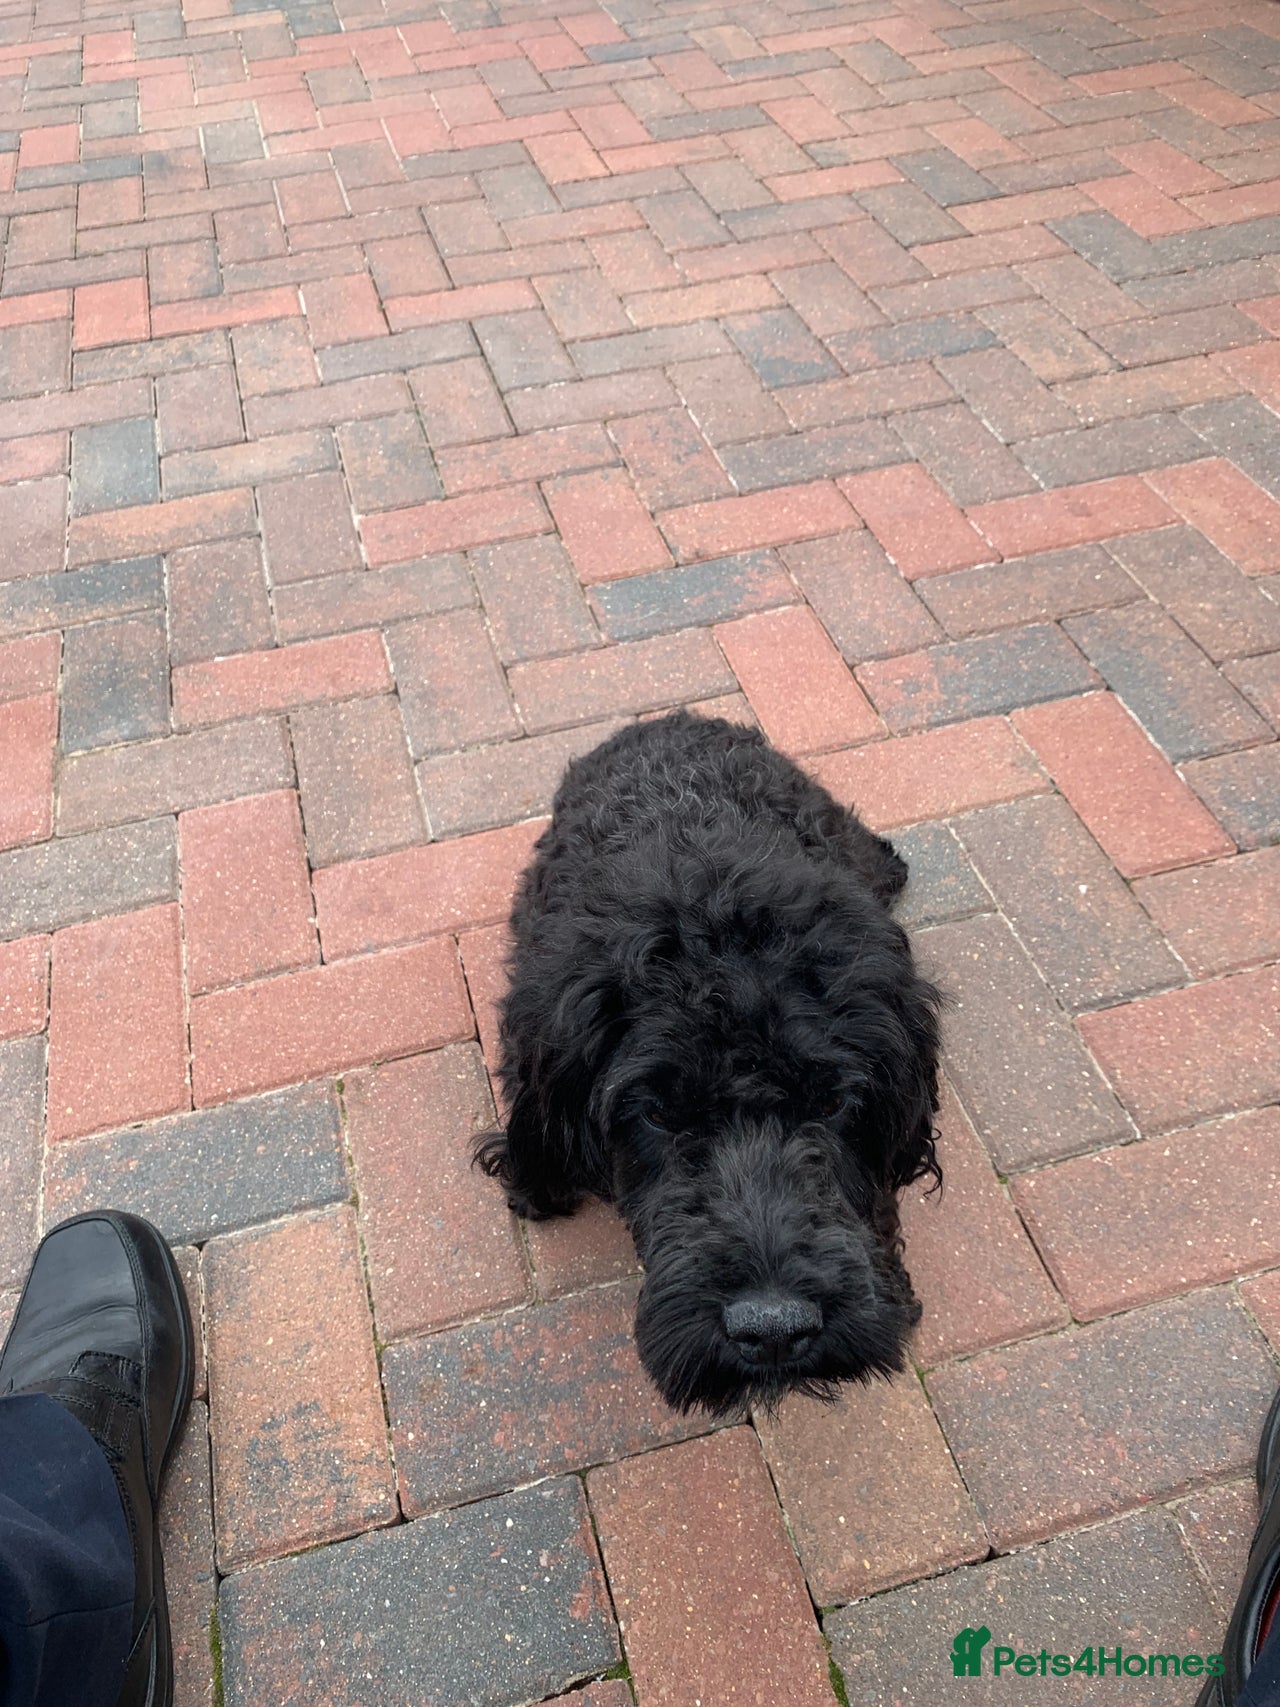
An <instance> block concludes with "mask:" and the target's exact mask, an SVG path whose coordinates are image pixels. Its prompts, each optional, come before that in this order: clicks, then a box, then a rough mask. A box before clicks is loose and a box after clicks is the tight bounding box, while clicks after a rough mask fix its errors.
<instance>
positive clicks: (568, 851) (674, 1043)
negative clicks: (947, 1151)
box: [477, 712, 941, 1414]
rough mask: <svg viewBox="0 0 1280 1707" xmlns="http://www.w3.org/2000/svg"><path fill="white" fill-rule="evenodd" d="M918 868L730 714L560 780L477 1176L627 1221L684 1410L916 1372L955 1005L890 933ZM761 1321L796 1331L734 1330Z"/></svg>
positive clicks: (549, 1210)
mask: <svg viewBox="0 0 1280 1707" xmlns="http://www.w3.org/2000/svg"><path fill="white" fill-rule="evenodd" d="M906 876H907V870H906V866H905V865H904V864H903V862H902V860H901V859H899V857H898V855H897V854H896V853H895V852H894V850H893V848H892V847H891V845H890V844H889V843H888V842H887V841H885V840H883V839H882V838H881V837H879V836H875V835H873V834H872V833H871V831H869V830H868V829H867V828H866V827H865V826H864V825H863V824H861V823H860V822H859V821H858V819H857V818H855V817H854V816H853V815H852V814H851V813H849V812H847V811H845V810H844V808H843V807H841V806H839V805H838V804H837V803H836V802H835V801H834V800H833V799H832V798H831V796H830V795H829V794H827V793H826V791H825V790H824V789H822V788H820V787H819V786H818V785H817V784H816V783H814V782H813V781H811V780H810V778H808V777H807V776H806V775H805V774H804V773H803V772H802V771H801V770H800V769H799V768H798V767H797V766H796V765H794V764H792V763H791V761H790V760H789V759H786V758H784V757H783V756H782V755H781V754H780V753H778V752H775V751H774V750H773V749H772V748H771V747H770V746H769V745H768V744H767V743H766V742H765V740H764V739H763V738H762V737H761V736H760V735H758V734H757V733H755V732H754V731H751V730H747V729H743V728H739V727H737V726H736V725H734V724H731V723H726V722H723V721H720V720H718V719H716V720H708V719H705V718H700V717H695V716H693V715H691V714H690V713H687V712H676V713H674V714H673V715H671V716H669V717H664V718H661V719H659V720H657V721H654V722H650V723H641V724H636V725H633V726H631V727H629V728H627V729H624V730H623V731H622V732H621V733H620V734H618V735H615V736H613V737H612V738H611V739H610V740H608V741H606V742H604V744H603V745H602V746H600V747H597V748H596V749H595V751H594V752H592V753H589V754H588V755H587V756H586V757H585V758H582V759H579V760H577V761H576V762H575V763H573V764H571V765H570V766H569V769H568V771H567V773H566V775H565V777H564V779H563V781H562V782H561V785H560V788H559V791H558V792H557V794H556V798H555V802H554V807H553V815H552V820H551V823H550V824H549V825H548V827H547V829H546V831H545V832H544V833H543V835H542V836H541V838H540V839H539V841H538V843H537V846H536V849H535V852H534V858H533V861H532V863H531V864H530V866H529V868H528V869H527V870H526V872H525V873H524V875H523V878H522V879H521V883H520V887H519V890H518V892H517V896H516V901H515V906H514V910H513V914H512V929H513V933H514V950H513V955H512V962H511V982H510V988H509V990H508V993H507V995H506V998H505V1000H504V1002H503V1004H502V1059H501V1065H500V1074H501V1080H502V1086H503V1090H504V1092H505V1095H506V1101H507V1107H508V1109H509V1111H510V1115H509V1120H508V1124H507V1130H506V1133H505V1134H502V1133H495V1134H491V1135H489V1136H488V1137H486V1138H484V1139H483V1140H481V1142H480V1144H479V1145H478V1147H477V1159H478V1161H479V1162H480V1164H481V1166H482V1167H483V1168H484V1169H485V1171H486V1172H487V1173H489V1174H492V1175H493V1176H495V1177H496V1178H497V1179H499V1180H501V1182H502V1183H503V1185H504V1186H505V1187H506V1188H507V1194H508V1199H509V1201H510V1203H511V1206H512V1208H513V1209H515V1210H516V1211H517V1213H519V1214H521V1215H527V1216H532V1217H535V1218H540V1217H544V1216H551V1215H568V1214H571V1213H572V1212H573V1210H574V1208H575V1207H576V1206H577V1204H578V1202H579V1201H580V1200H581V1198H582V1197H583V1195H584V1194H587V1193H591V1194H594V1195H596V1196H598V1197H602V1198H605V1199H608V1200H610V1201H612V1202H614V1203H616V1204H617V1205H618V1208H619V1209H620V1211H621V1213H622V1215H623V1216H624V1218H625V1219H626V1222H627V1224H628V1226H629V1227H630V1229H631V1233H632V1235H633V1237H634V1239H635V1243H636V1248H637V1251H638V1252H639V1254H640V1258H641V1261H642V1262H643V1264H644V1268H645V1281H644V1286H643V1290H642V1292H641V1295H640V1302H639V1305H638V1307H637V1312H636V1341H637V1346H638V1349H639V1353H640V1357H641V1361H642V1362H643V1364H644V1366H645V1368H646V1370H647V1371H648V1372H649V1374H650V1376H651V1377H652V1378H653V1380H654V1381H655V1383H656V1384H657V1386H658V1387H659V1388H660V1389H661V1391H662V1392H663V1394H664V1395H665V1397H666V1398H667V1400H668V1401H669V1402H670V1403H671V1404H672V1405H674V1406H676V1407H677V1408H679V1409H682V1410H688V1409H690V1408H692V1407H693V1406H697V1405H700V1406H703V1407H705V1408H706V1409H708V1410H710V1411H712V1412H715V1413H721V1414H723V1413H726V1412H730V1411H735V1410H737V1409H739V1408H740V1407H742V1406H743V1405H747V1404H752V1403H756V1404H761V1403H762V1404H765V1405H771V1404H774V1403H776V1402H777V1400H778V1399H779V1398H781V1397H782V1395H783V1394H785V1393H786V1392H789V1391H794V1390H799V1391H802V1392H807V1393H811V1394H814V1395H817V1396H819V1397H824V1398H826V1397H830V1396H832V1394H833V1393H834V1391H835V1390H836V1388H837V1385H838V1383H840V1382H842V1381H848V1380H867V1379H870V1378H871V1377H872V1376H874V1375H886V1374H888V1373H890V1372H891V1371H893V1370H895V1369H899V1368H901V1367H902V1364H903V1352H904V1342H905V1339H906V1336H907V1334H908V1333H909V1331H910V1329H911V1328H912V1326H913V1325H914V1324H915V1322H916V1321H918V1319H919V1316H920V1306H919V1305H918V1303H917V1302H916V1299H915V1296H914V1294H913V1292H912V1290H911V1282H910V1279H909V1277H908V1275H907V1272H906V1269H905V1268H904V1267H903V1263H902V1249H901V1239H900V1236H899V1232H898V1210H897V1193H898V1192H899V1191H900V1189H901V1188H902V1187H903V1186H905V1185H906V1184H907V1183H908V1182H909V1181H911V1180H914V1179H919V1178H921V1177H922V1176H924V1175H932V1176H933V1178H934V1179H935V1180H936V1181H938V1182H939V1183H940V1182H941V1174H940V1172H939V1169H938V1165H937V1160H936V1157H935V1154H934V1142H933V1117H934V1114H935V1112H936V1109H937V1091H936V1075H937V1056H938V1022H937V1009H938V995H937V992H936V991H935V990H934V989H933V987H932V986H931V985H930V984H928V983H926V982H925V981H924V980H923V979H921V978H920V977H918V976H917V974H916V971H915V968H914V965H913V962H912V956H911V949H910V945H909V943H908V941H907V937H906V934H905V933H904V931H903V930H902V929H901V927H900V926H899V925H897V924H896V923H895V922H894V920H893V919H892V918H891V917H890V913H889V907H890V904H891V903H892V900H893V898H894V896H895V895H896V894H897V893H898V891H899V890H900V889H901V888H902V886H903V884H904V883H905V882H906ZM744 1300H745V1301H747V1302H746V1303H745V1304H743V1302H742V1301H744ZM760 1301H763V1303H764V1305H767V1306H770V1307H772V1308H773V1310H774V1316H773V1318H772V1320H773V1321H774V1322H775V1324H776V1322H777V1321H778V1320H785V1321H791V1320H792V1317H791V1316H786V1315H785V1314H784V1317H782V1318H779V1317H778V1315H777V1310H778V1309H782V1310H783V1311H784V1313H785V1312H787V1311H790V1312H792V1313H793V1315H794V1318H795V1324H796V1325H795V1326H794V1331H793V1330H791V1329H788V1330H786V1331H783V1330H776V1333H777V1334H778V1335H780V1337H779V1338H776V1339H772V1340H770V1339H767V1340H765V1341H760V1340H758V1339H757V1340H752V1339H751V1338H750V1337H749V1336H748V1337H746V1338H743V1337H740V1336H739V1337H730V1333H729V1331H728V1329H729V1325H730V1323H732V1324H733V1325H734V1326H735V1327H736V1326H738V1325H739V1324H740V1323H741V1321H742V1316H741V1311H740V1312H739V1314H738V1315H736V1316H734V1317H732V1318H730V1317H727V1316H726V1311H727V1310H729V1309H730V1307H731V1306H733V1305H734V1304H735V1303H736V1304H739V1305H740V1306H741V1308H742V1309H747V1310H749V1311H750V1310H757V1309H758V1308H759V1307H760ZM797 1312H798V1313H797ZM802 1317H803V1321H802V1320H801V1318H802ZM751 1319H752V1320H753V1321H754V1320H755V1318H754V1317H753V1318H751ZM753 1331H754V1330H753Z"/></svg>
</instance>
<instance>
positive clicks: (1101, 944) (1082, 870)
mask: <svg viewBox="0 0 1280 1707" xmlns="http://www.w3.org/2000/svg"><path fill="white" fill-rule="evenodd" d="M956 831H957V834H958V835H959V837H960V840H961V842H962V843H963V844H964V847H965V848H966V850H967V851H968V854H969V856H970V858H971V859H972V860H973V862H974V864H975V865H976V866H977V868H978V872H979V874H980V875H981V877H982V878H983V880H984V882H985V883H986V884H987V887H988V888H989V889H990V890H991V892H992V894H993V895H994V896H995V898H996V902H997V904H998V905H999V907H1000V908H1001V910H1002V912H1003V913H1004V914H1005V916H1006V918H1007V919H1008V920H1009V922H1010V924H1011V925H1012V926H1013V928H1014V930H1015V931H1016V932H1017V934H1018V938H1019V941H1020V942H1021V943H1022V944H1023V945H1024V946H1025V948H1026V949H1027V951H1028V953H1029V954H1030V955H1031V956H1032V958H1033V959H1034V960H1035V962H1036V965H1037V966H1038V967H1039V968H1040V971H1041V973H1042V974H1043V975H1044V977H1045V978H1046V979H1047V980H1048V983H1049V986H1050V988H1051V989H1052V990H1053V992H1054V993H1055V995H1056V996H1057V997H1058V999H1059V1000H1060V1001H1061V1002H1062V1003H1063V1004H1064V1005H1065V1006H1066V1007H1067V1008H1068V1009H1070V1010H1072V1011H1075V1010H1078V1009H1080V1008H1083V1007H1101V1006H1104V1005H1106V1004H1109V1003H1113V1002H1117V1001H1121V1000H1124V999H1125V998H1126V997H1130V996H1136V995H1142V994H1145V993H1146V992H1148V991H1151V990H1159V989H1163V988H1166V987H1167V986H1169V985H1171V984H1178V983H1181V981H1182V977H1183V972H1182V967H1181V966H1180V965H1179V963H1178V961H1177V960H1176V959H1175V958H1174V956H1173V955H1172V954H1171V953H1170V952H1169V950H1168V948H1167V947H1166V946H1165V944H1164V943H1163V941H1162V940H1161V938H1160V936H1159V933H1158V932H1157V931H1155V930H1154V929H1153V928H1152V926H1151V923H1150V921H1149V920H1148V919H1147V917H1146V915H1145V914H1144V913H1143V911H1142V909H1141V908H1140V907H1139V906H1138V905H1137V903H1136V902H1135V901H1134V899H1133V896H1132V895H1131V894H1130V893H1129V889H1128V886H1127V885H1126V884H1125V883H1124V882H1123V880H1122V879H1121V878H1120V877H1119V876H1118V875H1117V874H1116V871H1115V869H1114V867H1113V866H1112V865H1111V862H1110V861H1109V860H1108V859H1107V858H1106V856H1105V855H1104V854H1103V853H1102V851H1101V849H1100V848H1099V847H1098V846H1097V844H1096V843H1095V842H1094V841H1093V840H1092V838H1091V837H1090V836H1089V835H1088V834H1087V832H1086V831H1085V829H1084V827H1083V825H1082V824H1081V823H1080V820H1079V819H1078V818H1077V817H1076V815H1075V814H1074V812H1072V811H1071V809H1070V807H1069V806H1068V805H1067V804H1066V802H1065V801H1064V800H1062V799H1061V798H1060V797H1059V796H1057V795H1043V796H1041V797H1039V798H1037V799H1033V800H1017V801H1011V802H1009V803H1008V804H1007V805H1004V806H992V807H988V808H987V810H986V811H984V812H975V813H972V814H970V815H969V816H968V817H965V818H962V819H960V821H959V822H958V824H957V825H956Z"/></svg>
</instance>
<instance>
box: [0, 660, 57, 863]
mask: <svg viewBox="0 0 1280 1707" xmlns="http://www.w3.org/2000/svg"><path fill="white" fill-rule="evenodd" d="M57 736H58V701H57V698H56V697H55V696H54V695H53V694H51V693H48V694H35V695H33V696H32V697H31V698H30V699H11V700H9V701H8V702H7V703H6V704H3V705H0V848H14V847H19V846H20V845H21V844H22V843H24V842H38V841H42V840H43V839H44V837H46V836H48V835H49V834H50V833H51V832H52V830H53V749H54V743H55V742H56V740H57Z"/></svg>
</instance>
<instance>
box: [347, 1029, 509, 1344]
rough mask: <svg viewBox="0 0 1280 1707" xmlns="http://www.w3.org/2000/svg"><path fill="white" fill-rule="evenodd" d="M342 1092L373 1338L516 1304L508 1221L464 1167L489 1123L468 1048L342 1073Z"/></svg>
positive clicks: (395, 1336) (477, 1062)
mask: <svg viewBox="0 0 1280 1707" xmlns="http://www.w3.org/2000/svg"><path fill="white" fill-rule="evenodd" d="M344 1097H345V1103H346V1110H347V1132H348V1141H349V1143H350V1145H351V1153H352V1156H353V1158H354V1161H355V1169H356V1183H357V1185H358V1186H359V1190H360V1225H361V1231H362V1234H363V1239H364V1247H365V1253H366V1260H367V1262H368V1266H369V1282H370V1287H371V1290H372V1294H373V1309H374V1316H375V1318H376V1320H377V1324H378V1333H379V1337H380V1338H381V1339H383V1340H399V1339H404V1338H406V1337H407V1336H409V1335H411V1334H421V1333H427V1332H430V1331H433V1330H435V1329H437V1328H443V1327H447V1326H449V1325H450V1324H452V1323H454V1322H459V1321H463V1320H465V1319H466V1318H468V1317H470V1316H475V1315H480V1314H481V1313H483V1312H486V1311H491V1310H499V1309H504V1308H507V1307H509V1306H511V1305H513V1304H520V1303H522V1302H524V1300H525V1299H526V1298H527V1297H528V1295H529V1272H528V1268H527V1265H526V1263H525V1259H524V1254H523V1250H522V1248H521V1245H520V1239H519V1235H518V1234H517V1232H516V1230H515V1223H514V1221H513V1219H512V1217H511V1215H510V1213H509V1212H508V1211H507V1209H506V1207H505V1205H504V1204H503V1202H502V1200H501V1194H500V1193H498V1192H496V1191H495V1189H494V1187H493V1186H492V1184H491V1183H490V1182H489V1181H488V1180H486V1179H485V1178H484V1177H483V1175H481V1174H480V1173H479V1172H478V1171H477V1170H476V1169H474V1168H473V1167H472V1166H471V1155H470V1151H471V1144H472V1141H473V1140H474V1139H475V1138H476V1137H477V1136H478V1135H479V1134H480V1133H481V1132H484V1131H491V1130H492V1129H493V1126H494V1124H495V1115H494V1109H493V1103H492V1100H491V1099H490V1096H489V1088H488V1082H487V1080H486V1078H485V1073H484V1066H483V1064H482V1062H481V1059H480V1052H479V1050H478V1049H477V1048H476V1046H475V1045H474V1044H470V1043H467V1044H455V1045H453V1046H452V1047H450V1048H447V1049H441V1050H439V1051H437V1052H436V1053H434V1054H431V1055H419V1056H415V1057H413V1058H412V1059H410V1060H407V1061H395V1062H391V1063H389V1064H387V1065H386V1066H382V1067H375V1068H372V1069H370V1070H369V1071H367V1072H361V1073H351V1074H348V1076H347V1078H346V1081H345V1090H344Z"/></svg>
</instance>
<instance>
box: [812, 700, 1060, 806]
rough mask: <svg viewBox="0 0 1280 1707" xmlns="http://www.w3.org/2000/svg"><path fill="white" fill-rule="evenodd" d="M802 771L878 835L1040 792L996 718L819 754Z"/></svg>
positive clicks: (1037, 776)
mask: <svg viewBox="0 0 1280 1707" xmlns="http://www.w3.org/2000/svg"><path fill="white" fill-rule="evenodd" d="M808 768H809V770H810V771H811V772H812V773H813V775H814V776H816V777H817V779H818V781H819V782H821V783H822V784H823V786H824V787H826V788H829V789H831V790H832V792H833V793H835V794H836V796H837V797H838V798H839V799H841V800H843V801H845V802H846V803H847V804H848V805H850V806H852V807H853V809H854V811H856V812H857V813H858V814H859V815H860V816H862V817H864V818H865V819H866V821H867V822H868V823H869V824H870V825H871V826H872V827H873V828H874V829H877V830H891V829H893V828H894V827H895V826H897V825H899V824H914V823H918V822H919V821H920V820H921V819H922V818H950V817H952V816H953V815H954V814H955V813H957V812H966V811H969V810H971V809H972V808H974V807H977V806H990V805H992V804H994V802H996V801H998V800H1015V799H1017V797H1018V796H1019V795H1022V794H1039V793H1041V792H1042V791H1043V790H1044V788H1045V787H1046V780H1045V777H1044V775H1043V773H1042V772H1041V770H1040V767H1039V766H1038V765H1037V764H1036V762H1035V760H1034V759H1033V758H1032V757H1031V755H1030V754H1029V753H1028V751H1027V749H1026V748H1025V747H1024V746H1023V745H1022V743H1021V742H1020V741H1019V740H1018V738H1017V736H1016V735H1015V734H1014V733H1013V731H1012V729H1010V727H1009V725H1008V724H1007V723H1006V722H1005V721H1004V720H1003V719H1001V718H996V717H982V718H976V719H975V720H974V721H973V722H972V723H958V724H955V725H954V726H952V727H950V728H944V729H933V730H929V731H928V732H927V733H924V734H920V735H907V736H901V737H899V738H897V739H896V740H893V741H885V742H883V743H879V744H877V745H875V746H871V747H865V748H862V749H860V750H858V751H856V752H843V753H829V754H825V755H823V756H821V757H818V758H814V759H811V760H810V761H809V765H808Z"/></svg>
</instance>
